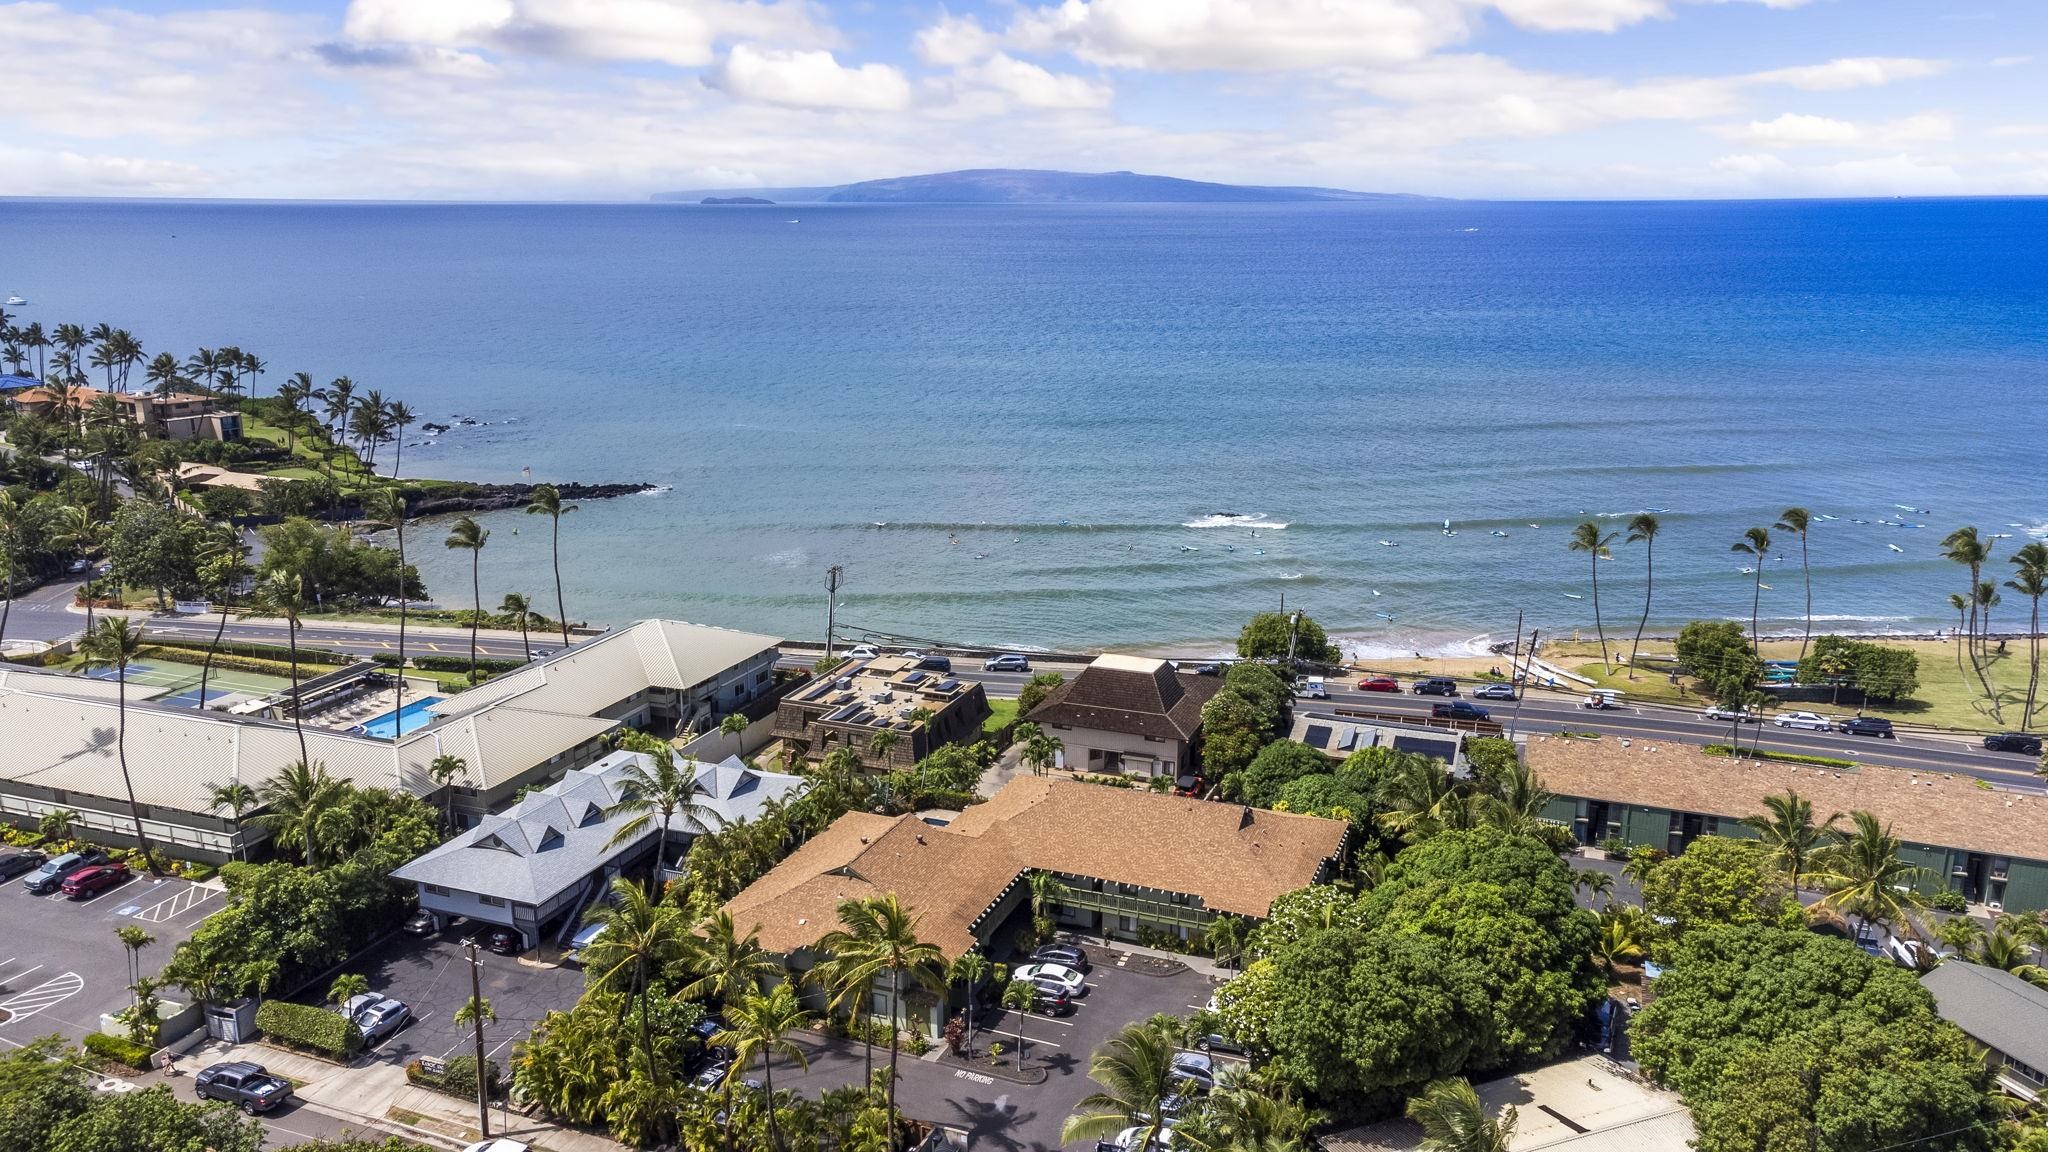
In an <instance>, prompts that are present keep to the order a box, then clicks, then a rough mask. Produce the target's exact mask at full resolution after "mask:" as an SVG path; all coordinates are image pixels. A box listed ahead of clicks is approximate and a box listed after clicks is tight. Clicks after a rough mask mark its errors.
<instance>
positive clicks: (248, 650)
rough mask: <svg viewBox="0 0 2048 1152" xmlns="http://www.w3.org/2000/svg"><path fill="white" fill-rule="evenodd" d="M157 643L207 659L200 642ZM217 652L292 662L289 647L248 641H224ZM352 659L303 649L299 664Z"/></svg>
mask: <svg viewBox="0 0 2048 1152" xmlns="http://www.w3.org/2000/svg"><path fill="white" fill-rule="evenodd" d="M156 643H157V644H158V646H160V647H164V648H184V649H188V650H192V651H197V652H198V653H199V654H200V657H201V658H202V659H204V658H205V653H206V647H207V646H206V645H205V644H204V643H201V642H198V641H184V640H170V639H165V640H160V641H156ZM215 651H216V652H219V653H223V654H226V655H229V656H252V657H254V658H256V659H258V660H282V661H284V662H285V663H287V664H289V663H290V662H291V658H292V650H291V648H290V647H289V646H287V645H283V644H251V643H249V642H248V641H246V640H223V641H221V644H220V647H219V648H217V649H215ZM352 659H353V657H349V656H342V655H339V654H337V653H334V652H323V651H321V650H319V649H317V648H305V647H301V648H300V649H299V663H301V664H347V663H349V662H350V661H351V660H352Z"/></svg>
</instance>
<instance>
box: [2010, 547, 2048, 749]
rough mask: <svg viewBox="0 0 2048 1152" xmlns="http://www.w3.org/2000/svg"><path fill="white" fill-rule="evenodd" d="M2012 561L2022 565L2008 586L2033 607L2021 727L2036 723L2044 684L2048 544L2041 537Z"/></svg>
mask: <svg viewBox="0 0 2048 1152" xmlns="http://www.w3.org/2000/svg"><path fill="white" fill-rule="evenodd" d="M2011 560H2012V562H2013V563H2014V564H2017V565H2018V566H2019V571H2018V572H2017V573H2016V574H2015V575H2014V577H2013V579H2011V580H2007V581H2006V582H2005V586H2006V587H2007V588H2010V589H2012V590H2013V591H2015V592H2017V593H2019V594H2020V595H2022V596H2025V597H2026V598H2027V600H2028V601H2029V603H2030V605H2031V607H2030V611H2031V613H2032V614H2031V615H2030V616H2029V617H2028V619H2027V705H2026V710H2025V711H2023V712H2021V713H2020V727H2021V728H2031V727H2033V724H2034V695H2035V692H2036V690H2037V689H2038V688H2039V687H2040V685H2041V597H2043V596H2048V544H2043V543H2042V542H2040V541H2039V540H2035V541H2032V542H2030V543H2028V544H2026V545H2024V546H2022V547H2021V548H2020V549H2019V550H2018V551H2017V552H2014V553H2013V554H2012V557H2011Z"/></svg>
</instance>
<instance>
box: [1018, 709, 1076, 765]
mask: <svg viewBox="0 0 2048 1152" xmlns="http://www.w3.org/2000/svg"><path fill="white" fill-rule="evenodd" d="M1015 738H1016V741H1017V743H1019V744H1021V745H1023V752H1022V754H1021V755H1022V757H1023V760H1024V763H1026V764H1029V765H1030V766H1031V773H1032V775H1034V776H1043V775H1045V774H1046V773H1048V772H1051V771H1052V766H1053V765H1054V764H1057V763H1059V756H1060V751H1061V750H1062V749H1063V748H1065V747H1066V744H1065V743H1064V742H1063V741H1061V740H1060V738H1059V737H1057V736H1054V735H1052V734H1050V733H1048V732H1047V731H1046V730H1045V729H1043V728H1041V727H1039V726H1038V725H1036V724H1033V723H1031V722H1029V721H1026V722H1024V723H1022V724H1019V725H1017V729H1016V732H1015Z"/></svg>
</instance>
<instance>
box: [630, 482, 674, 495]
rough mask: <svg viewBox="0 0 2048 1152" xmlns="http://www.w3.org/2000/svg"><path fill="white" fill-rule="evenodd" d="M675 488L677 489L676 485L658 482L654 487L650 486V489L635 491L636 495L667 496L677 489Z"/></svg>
mask: <svg viewBox="0 0 2048 1152" xmlns="http://www.w3.org/2000/svg"><path fill="white" fill-rule="evenodd" d="M675 490H676V486H675V485H673V484H656V485H655V486H654V487H652V488H649V489H646V490H645V491H641V492H635V493H634V495H635V496H666V495H668V494H669V493H671V492H673V491H675Z"/></svg>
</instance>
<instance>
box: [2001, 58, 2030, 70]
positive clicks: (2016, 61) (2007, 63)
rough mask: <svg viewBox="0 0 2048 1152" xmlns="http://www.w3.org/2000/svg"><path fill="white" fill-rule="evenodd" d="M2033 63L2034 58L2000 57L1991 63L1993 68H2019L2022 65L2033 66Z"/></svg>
mask: <svg viewBox="0 0 2048 1152" xmlns="http://www.w3.org/2000/svg"><path fill="white" fill-rule="evenodd" d="M2033 62H2034V58H2033V57H2032V56H1999V57H1996V58H1994V59H1993V60H1992V61H1991V66H1992V67H1993V68H2017V67H2019V66H2020V65H2022V64H2032V63H2033Z"/></svg>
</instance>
